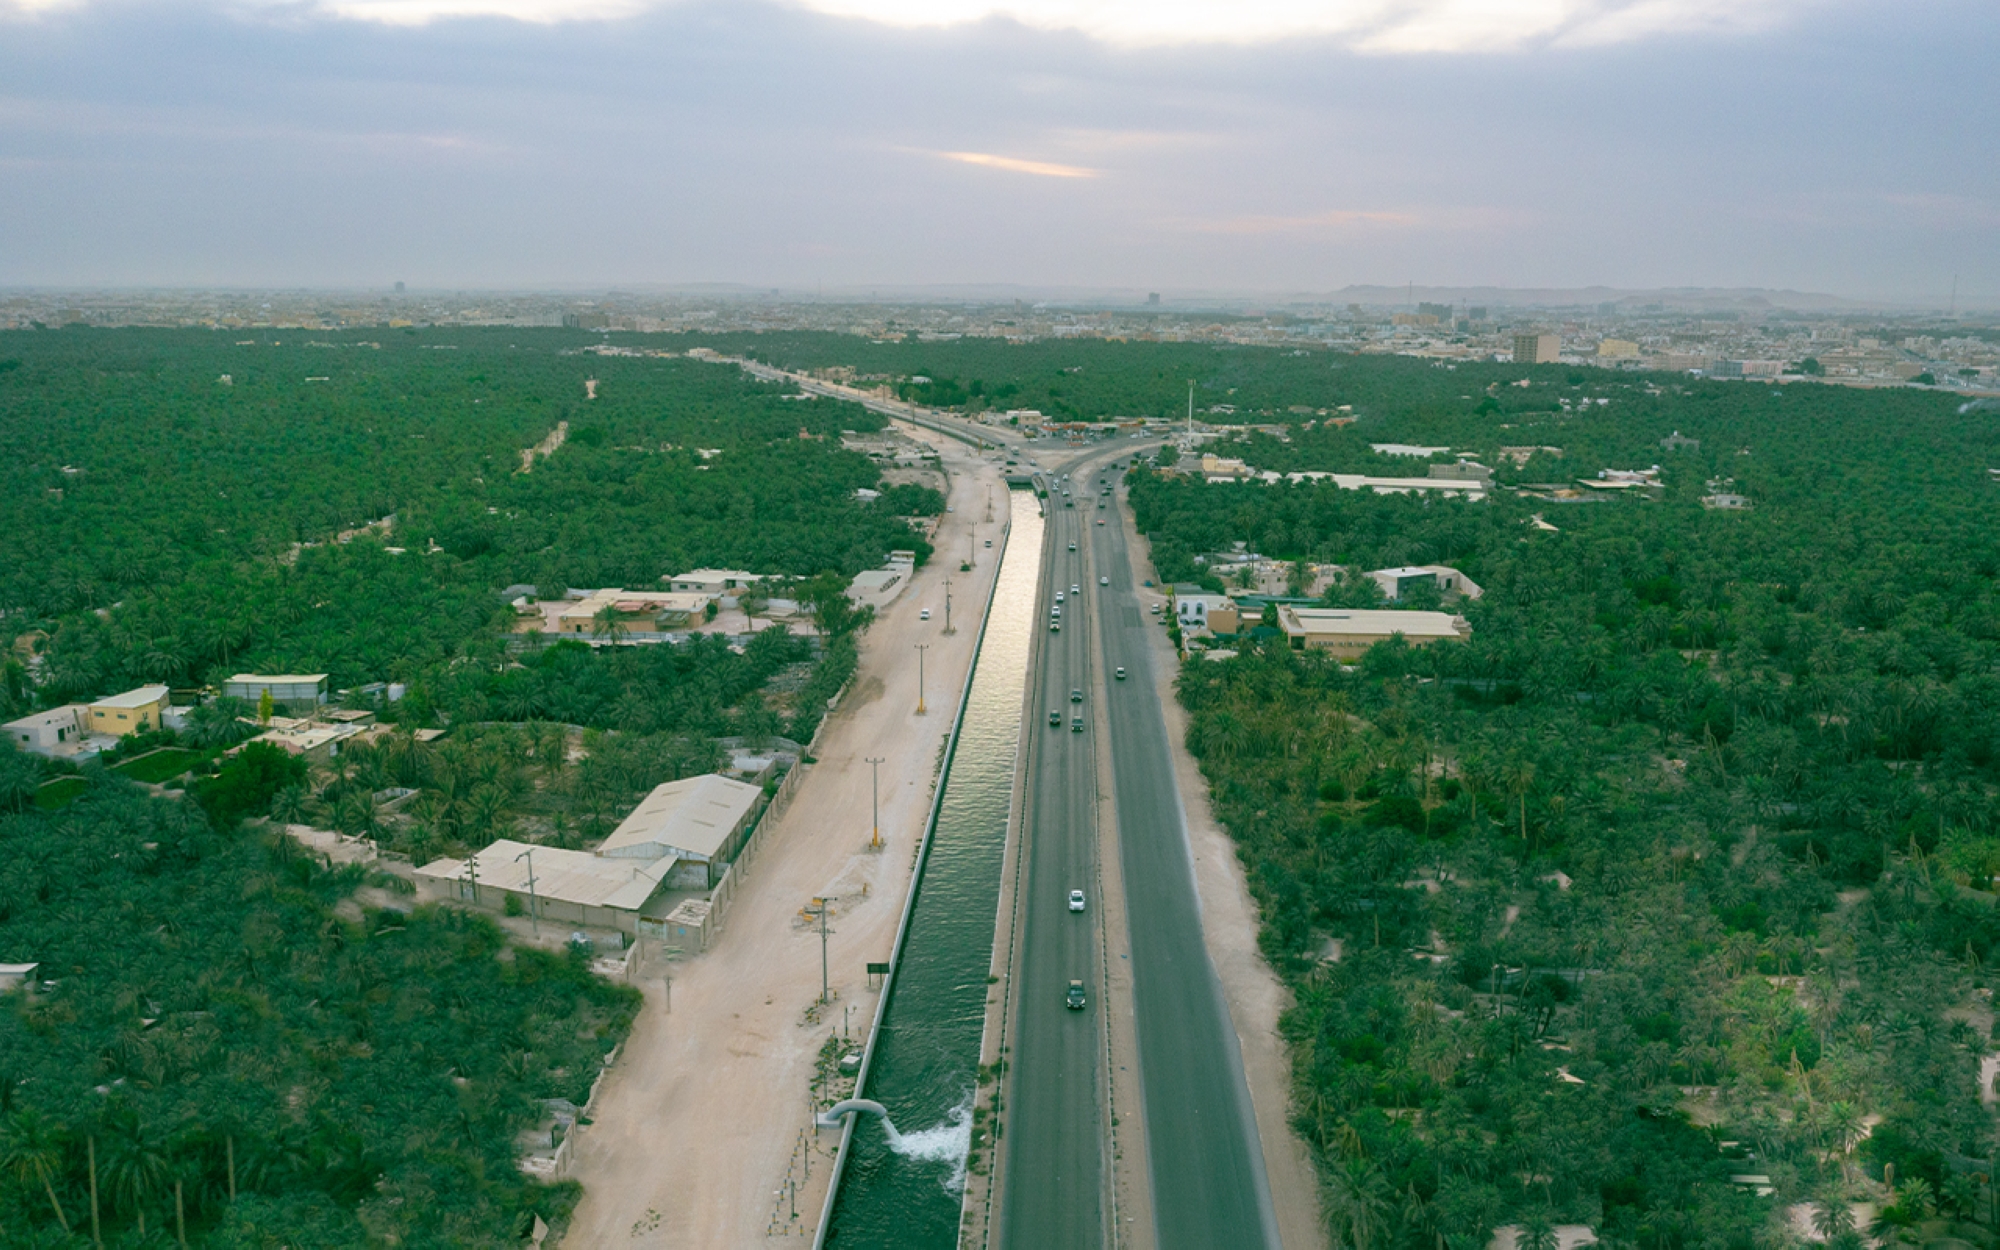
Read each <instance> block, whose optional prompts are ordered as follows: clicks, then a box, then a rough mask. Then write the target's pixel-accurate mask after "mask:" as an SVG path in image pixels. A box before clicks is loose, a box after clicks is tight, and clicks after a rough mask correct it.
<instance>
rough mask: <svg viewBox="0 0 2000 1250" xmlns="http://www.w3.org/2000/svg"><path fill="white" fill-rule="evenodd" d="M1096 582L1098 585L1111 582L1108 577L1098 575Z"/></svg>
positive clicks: (1106, 584) (1107, 584)
mask: <svg viewBox="0 0 2000 1250" xmlns="http://www.w3.org/2000/svg"><path fill="white" fill-rule="evenodd" d="M1097 584H1098V585H1100V586H1109V585H1110V584H1111V579H1110V578H1108V577H1100V578H1098V579H1097Z"/></svg>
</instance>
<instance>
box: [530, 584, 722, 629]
mask: <svg viewBox="0 0 2000 1250" xmlns="http://www.w3.org/2000/svg"><path fill="white" fill-rule="evenodd" d="M714 601H715V597H714V596H713V595H709V594H696V593H689V592H685V591H675V590H625V589H623V588H622V587H618V586H611V587H607V588H605V589H603V590H593V591H591V592H590V594H589V595H587V596H585V597H584V598H582V599H580V600H578V601H577V602H576V603H574V604H572V605H571V606H569V607H567V608H565V609H563V611H562V612H561V613H560V614H559V615H558V616H557V617H556V631H557V632H558V633H564V634H591V633H596V632H597V630H598V629H599V628H601V625H600V622H599V620H598V618H599V616H601V615H602V614H603V613H604V612H605V611H606V610H607V609H608V610H609V611H610V612H611V615H612V616H613V617H615V618H616V619H617V620H618V621H620V622H621V623H622V622H626V621H630V622H632V623H633V624H636V625H639V626H641V627H642V628H647V629H680V628H683V627H685V626H687V625H689V624H691V623H692V622H694V621H695V620H696V619H697V618H700V617H702V616H705V615H706V614H707V612H708V605H709V604H710V603H713V602H714Z"/></svg>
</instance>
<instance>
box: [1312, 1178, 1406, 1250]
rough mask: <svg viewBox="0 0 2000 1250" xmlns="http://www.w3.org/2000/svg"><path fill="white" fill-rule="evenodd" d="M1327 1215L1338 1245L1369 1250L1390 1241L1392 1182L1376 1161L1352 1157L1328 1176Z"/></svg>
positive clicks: (1326, 1192) (1357, 1249)
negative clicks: (1371, 1161)
mask: <svg viewBox="0 0 2000 1250" xmlns="http://www.w3.org/2000/svg"><path fill="white" fill-rule="evenodd" d="M1325 1196H1326V1218H1327V1222H1328V1223H1329V1224H1330V1225H1331V1226H1332V1229H1333V1235H1334V1238H1335V1244H1336V1245H1342V1246H1352V1247H1353V1250H1368V1248H1369V1247H1370V1246H1373V1245H1375V1244H1377V1243H1378V1242H1386V1240H1387V1237H1388V1233H1389V1221H1390V1217H1391V1215H1392V1213H1393V1212H1392V1208H1391V1205H1390V1198H1391V1190H1390V1188H1389V1182H1388V1181H1387V1180H1386V1179H1384V1178H1383V1176H1382V1171H1381V1169H1380V1168H1377V1167H1376V1166H1375V1165H1374V1164H1372V1163H1369V1162H1367V1161H1365V1160H1362V1159H1358V1158H1350V1159H1347V1160H1346V1161H1344V1162H1343V1163H1341V1165H1340V1166H1339V1167H1336V1168H1333V1169H1332V1170H1331V1172H1330V1174H1329V1175H1328V1177H1327V1180H1326V1189H1325Z"/></svg>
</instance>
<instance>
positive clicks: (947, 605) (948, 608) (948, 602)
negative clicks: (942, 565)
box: [944, 577, 952, 634]
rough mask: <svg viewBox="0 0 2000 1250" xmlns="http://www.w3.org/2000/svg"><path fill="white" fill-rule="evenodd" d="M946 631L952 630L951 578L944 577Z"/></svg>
mask: <svg viewBox="0 0 2000 1250" xmlns="http://www.w3.org/2000/svg"><path fill="white" fill-rule="evenodd" d="M944 632H945V633H947V634H949V633H950V632H952V631H951V579H950V578H949V577H947V578H945V579H944Z"/></svg>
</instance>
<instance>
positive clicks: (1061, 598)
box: [1056, 590, 1063, 603]
mask: <svg viewBox="0 0 2000 1250" xmlns="http://www.w3.org/2000/svg"><path fill="white" fill-rule="evenodd" d="M1062 601H1063V597H1062V591H1060V590H1058V591H1057V592H1056V602H1057V603H1061V602H1062Z"/></svg>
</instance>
